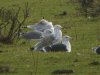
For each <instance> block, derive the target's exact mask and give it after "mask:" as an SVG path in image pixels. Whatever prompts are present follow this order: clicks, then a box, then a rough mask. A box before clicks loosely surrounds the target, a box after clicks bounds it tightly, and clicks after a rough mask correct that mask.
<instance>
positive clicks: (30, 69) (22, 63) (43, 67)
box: [0, 0, 100, 75]
mask: <svg viewBox="0 0 100 75" xmlns="http://www.w3.org/2000/svg"><path fill="white" fill-rule="evenodd" d="M25 2H28V3H29V5H30V7H31V12H30V17H29V18H28V20H27V22H26V23H25V25H27V24H33V23H36V22H38V21H39V20H41V19H42V17H45V19H47V20H48V21H52V22H53V24H60V25H62V26H63V29H62V31H63V35H65V34H67V35H69V36H71V37H72V39H71V45H72V52H71V53H65V52H57V53H54V52H49V53H42V52H31V51H29V47H30V45H29V43H28V44H27V42H26V43H24V42H23V41H24V40H20V41H18V42H15V44H13V45H5V44H0V51H2V52H1V53H0V66H7V67H9V72H4V73H1V72H0V75H52V72H53V71H54V70H59V69H72V70H73V71H74V73H72V74H70V75H99V74H100V65H90V63H91V62H93V61H98V62H100V56H99V55H96V54H95V53H93V52H92V51H91V48H92V47H95V46H97V45H100V36H99V35H100V28H99V24H100V21H99V18H96V19H94V20H89V19H87V18H84V17H82V16H76V15H75V13H76V10H75V7H76V6H75V5H74V4H72V3H70V2H69V0H21V1H20V0H0V7H8V8H9V7H12V6H15V7H16V6H21V7H24V3H25ZM63 11H66V12H67V14H68V15H66V16H55V15H59V14H61V13H62V12H63ZM21 16H22V14H21ZM31 45H33V44H31ZM76 60H77V61H76ZM59 75H60V74H59ZM62 75H64V74H62Z"/></svg>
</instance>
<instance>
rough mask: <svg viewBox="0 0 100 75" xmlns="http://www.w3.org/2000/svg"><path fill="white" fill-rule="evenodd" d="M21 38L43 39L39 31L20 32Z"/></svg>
mask: <svg viewBox="0 0 100 75" xmlns="http://www.w3.org/2000/svg"><path fill="white" fill-rule="evenodd" d="M19 37H21V38H24V39H26V40H32V39H41V37H42V33H40V32H37V31H34V32H33V31H28V32H20V33H19Z"/></svg>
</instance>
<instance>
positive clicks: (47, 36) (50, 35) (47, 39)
mask: <svg viewBox="0 0 100 75" xmlns="http://www.w3.org/2000/svg"><path fill="white" fill-rule="evenodd" d="M43 34H44V36H43V37H42V38H41V40H40V41H39V42H38V43H37V44H36V45H35V48H34V50H35V51H36V50H43V51H44V52H46V50H45V47H47V46H49V45H51V44H52V42H53V41H54V39H55V37H54V32H53V31H52V30H51V29H47V30H45V31H44V32H43Z"/></svg>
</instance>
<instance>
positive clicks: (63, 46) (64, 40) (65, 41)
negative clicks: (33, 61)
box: [45, 35, 71, 52]
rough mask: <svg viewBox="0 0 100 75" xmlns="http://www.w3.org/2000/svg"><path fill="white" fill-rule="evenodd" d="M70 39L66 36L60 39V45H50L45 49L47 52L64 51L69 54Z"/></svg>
mask: <svg viewBox="0 0 100 75" xmlns="http://www.w3.org/2000/svg"><path fill="white" fill-rule="evenodd" d="M70 39H71V37H70V36H68V35H65V36H63V38H62V43H59V44H55V45H52V46H51V47H50V46H48V47H45V49H46V50H47V51H66V52H71V44H70V41H69V40H70Z"/></svg>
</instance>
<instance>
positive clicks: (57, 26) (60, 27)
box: [54, 25, 62, 29]
mask: <svg viewBox="0 0 100 75" xmlns="http://www.w3.org/2000/svg"><path fill="white" fill-rule="evenodd" d="M54 28H57V29H62V26H61V25H55V26H54Z"/></svg>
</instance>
